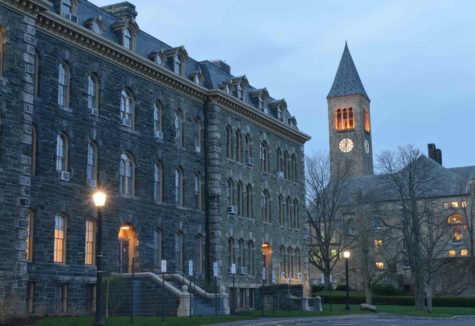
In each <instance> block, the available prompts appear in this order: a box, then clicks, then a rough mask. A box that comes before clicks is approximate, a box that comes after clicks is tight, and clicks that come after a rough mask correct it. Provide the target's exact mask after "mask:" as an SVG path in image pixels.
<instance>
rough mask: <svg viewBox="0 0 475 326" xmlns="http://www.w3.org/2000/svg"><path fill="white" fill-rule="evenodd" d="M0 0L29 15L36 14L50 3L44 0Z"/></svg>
mask: <svg viewBox="0 0 475 326" xmlns="http://www.w3.org/2000/svg"><path fill="white" fill-rule="evenodd" d="M0 2H1V3H4V4H5V5H7V6H10V7H13V8H14V9H17V10H20V11H21V12H22V13H23V14H25V13H26V14H27V15H30V16H36V15H37V14H38V13H39V12H41V11H46V10H48V9H49V8H50V7H51V3H50V2H49V1H46V0H0Z"/></svg>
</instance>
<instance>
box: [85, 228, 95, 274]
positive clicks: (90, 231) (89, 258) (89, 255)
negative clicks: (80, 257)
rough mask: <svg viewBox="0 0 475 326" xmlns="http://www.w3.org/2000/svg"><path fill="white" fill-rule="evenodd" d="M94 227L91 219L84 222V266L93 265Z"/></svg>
mask: <svg viewBox="0 0 475 326" xmlns="http://www.w3.org/2000/svg"><path fill="white" fill-rule="evenodd" d="M95 233H96V232H95V225H94V221H93V220H91V219H87V220H86V229H85V236H86V239H85V241H84V242H85V245H86V246H85V249H84V252H85V261H84V263H85V264H86V265H94V263H95V259H94V258H95V257H94V256H95V255H94V254H95V250H96V245H95V241H94V240H95Z"/></svg>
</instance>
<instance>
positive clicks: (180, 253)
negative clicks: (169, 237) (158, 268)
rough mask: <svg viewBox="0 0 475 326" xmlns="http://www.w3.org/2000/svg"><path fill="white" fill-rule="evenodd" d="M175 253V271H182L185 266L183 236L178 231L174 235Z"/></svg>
mask: <svg viewBox="0 0 475 326" xmlns="http://www.w3.org/2000/svg"><path fill="white" fill-rule="evenodd" d="M175 252H176V269H177V271H184V270H185V269H184V267H185V266H184V265H185V235H184V234H183V232H181V231H179V232H178V233H177V235H176V243H175Z"/></svg>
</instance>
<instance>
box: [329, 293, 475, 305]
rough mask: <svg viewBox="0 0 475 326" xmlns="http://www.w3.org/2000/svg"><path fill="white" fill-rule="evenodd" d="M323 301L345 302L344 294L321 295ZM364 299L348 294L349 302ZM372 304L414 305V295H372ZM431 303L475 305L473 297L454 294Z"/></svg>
mask: <svg viewBox="0 0 475 326" xmlns="http://www.w3.org/2000/svg"><path fill="white" fill-rule="evenodd" d="M322 299H323V302H330V300H332V302H333V303H342V304H343V303H346V296H345V295H344V294H335V295H334V296H332V298H331V299H330V297H329V296H326V295H325V296H322ZM365 301H366V297H365V296H363V295H361V296H350V303H351V304H360V303H363V302H365ZM373 304H375V305H397V306H414V296H406V295H394V296H390V295H374V296H373ZM432 304H433V306H434V307H475V297H455V296H443V297H442V296H440V297H437V296H436V297H433V298H432Z"/></svg>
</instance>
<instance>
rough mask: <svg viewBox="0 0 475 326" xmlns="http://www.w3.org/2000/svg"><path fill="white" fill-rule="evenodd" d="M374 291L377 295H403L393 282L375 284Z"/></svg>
mask: <svg viewBox="0 0 475 326" xmlns="http://www.w3.org/2000/svg"><path fill="white" fill-rule="evenodd" d="M373 293H374V294H376V295H401V294H402V292H401V290H399V289H398V288H396V287H394V286H392V285H391V284H376V285H375V286H373Z"/></svg>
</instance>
